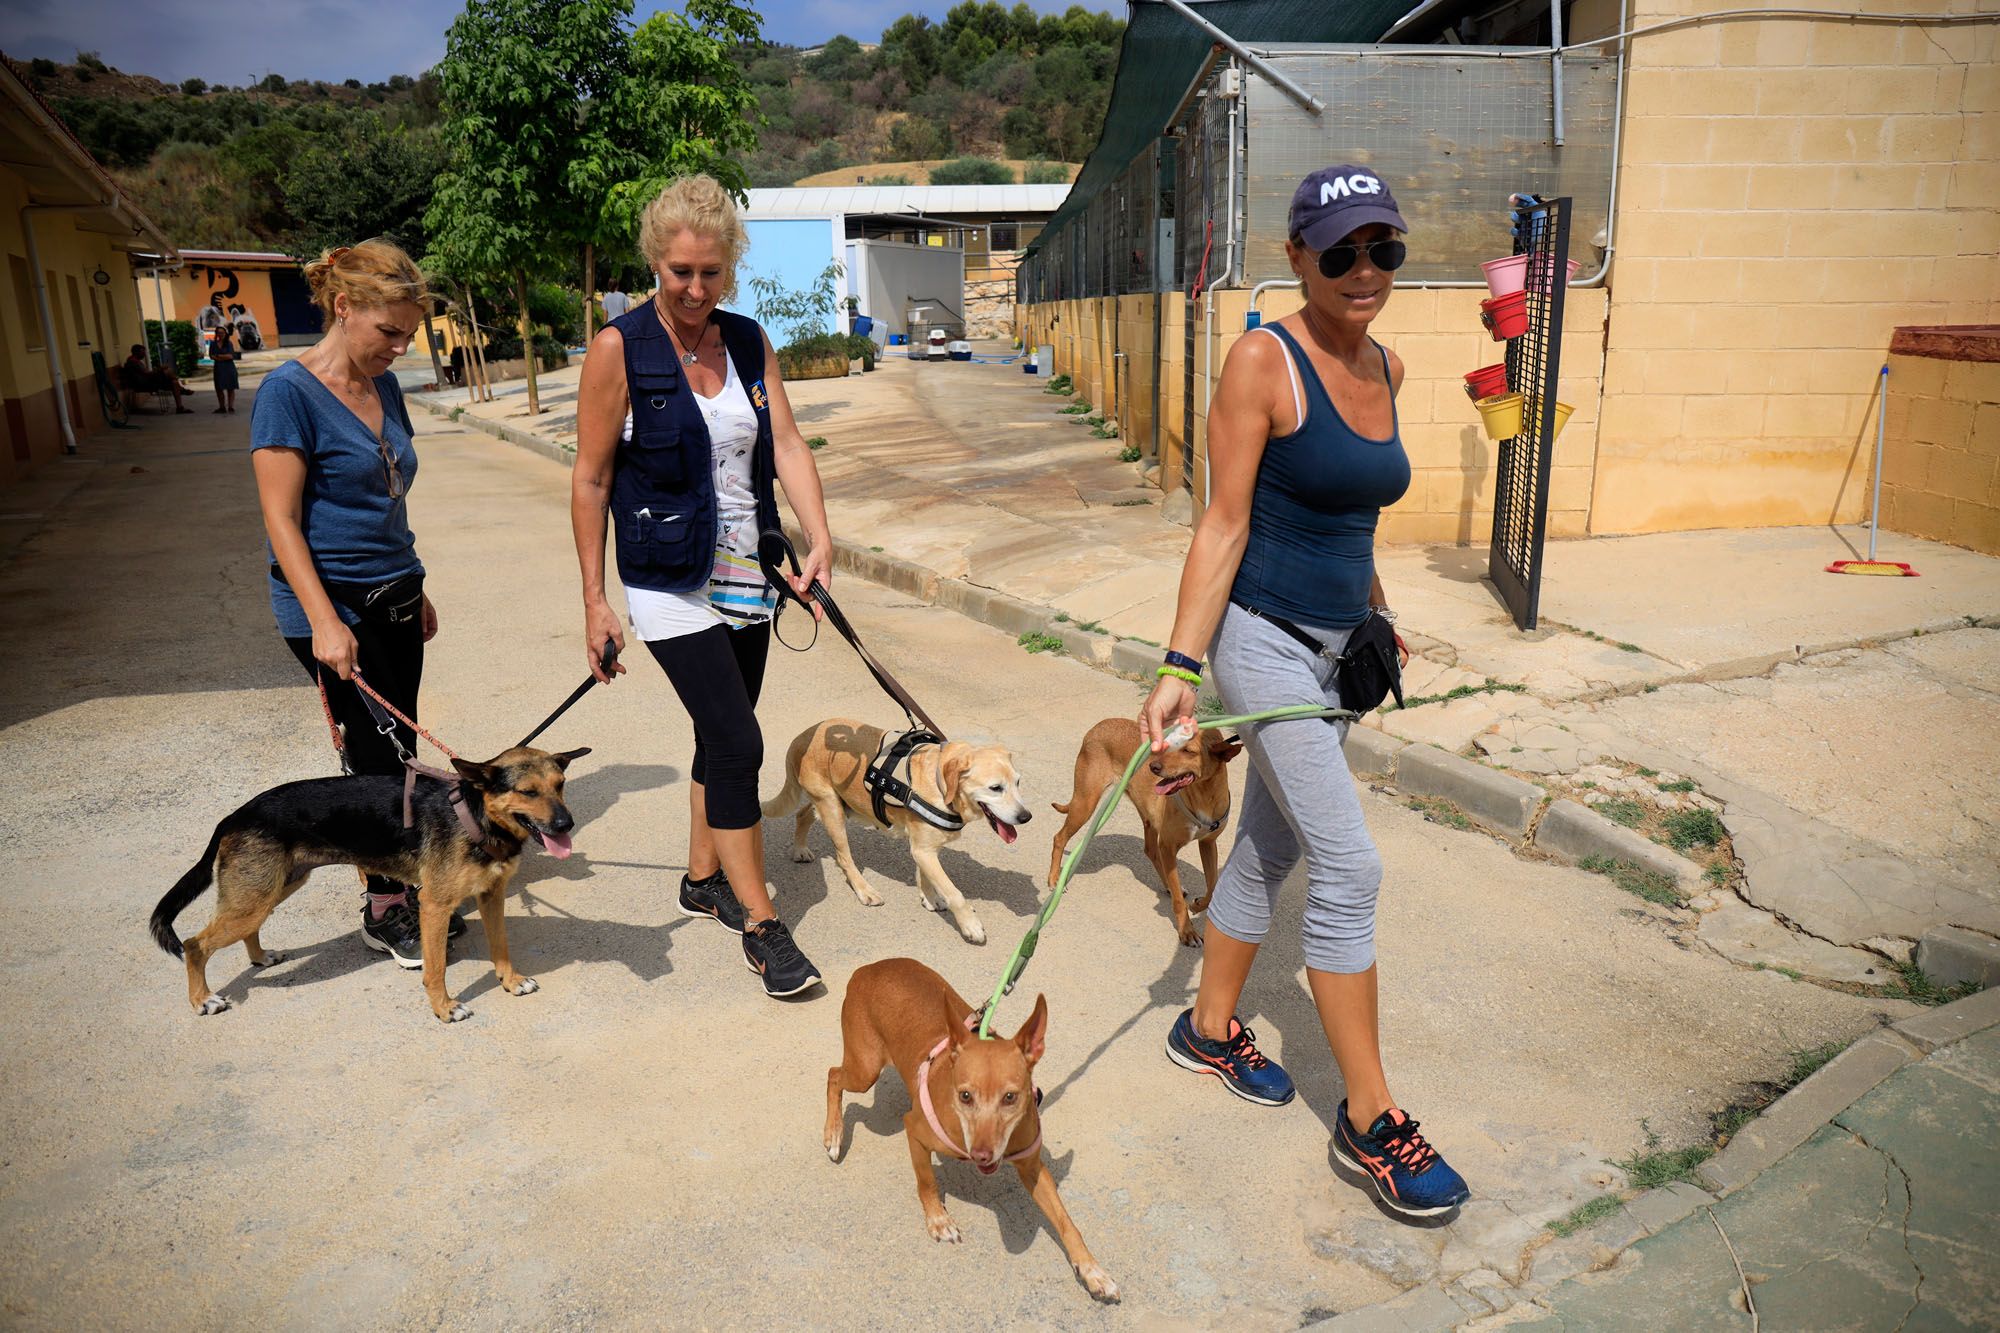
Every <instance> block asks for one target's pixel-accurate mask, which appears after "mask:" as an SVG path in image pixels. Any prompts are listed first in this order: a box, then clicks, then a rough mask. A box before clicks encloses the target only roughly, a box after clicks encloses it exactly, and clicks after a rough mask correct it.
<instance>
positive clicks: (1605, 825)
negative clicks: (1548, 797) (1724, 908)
mask: <svg viewBox="0 0 2000 1333" xmlns="http://www.w3.org/2000/svg"><path fill="white" fill-rule="evenodd" d="M1535 846H1537V847H1539V848H1541V849H1542V850H1543V851H1545V852H1548V853H1549V854H1551V855H1552V856H1555V857H1558V858H1559V859H1561V860H1564V861H1567V862H1569V863H1570V864H1571V865H1575V864H1576V863H1577V862H1579V861H1583V860H1585V859H1587V858H1589V857H1593V856H1601V857H1605V858H1608V859H1610V860H1613V861H1630V862H1632V863H1633V864H1634V865H1637V866H1639V867H1641V868H1642V869H1645V870H1655V871H1658V872H1659V873H1660V874H1662V875H1665V876H1666V877H1667V878H1669V879H1671V880H1673V881H1674V882H1675V883H1677V884H1679V885H1680V886H1681V887H1682V888H1683V889H1688V890H1695V889H1698V888H1699V887H1700V886H1701V882H1702V879H1701V867H1700V866H1698V865H1696V864H1695V863H1694V862H1692V861H1690V860H1688V859H1687V858H1686V857H1685V856H1682V855H1680V854H1679V853H1678V852H1674V851H1672V850H1670V849H1668V848H1665V847H1662V846H1660V845H1659V844H1658V843H1656V842H1654V841H1653V840H1652V839H1651V838H1648V837H1646V836H1644V835H1643V834H1640V833H1635V832H1633V831H1632V830H1631V829H1628V828H1626V827H1624V826H1623V825H1621V824H1616V823H1613V822H1612V821H1611V820H1609V819H1606V818H1605V817H1604V816H1603V815H1601V814H1599V813H1597V811H1595V810H1592V809H1591V808H1590V807H1589V806H1587V805H1583V804H1581V803H1579V802H1577V801H1570V800H1559V801H1554V802H1551V803H1550V805H1549V809H1548V813H1547V814H1545V815H1543V816H1542V822H1541V823H1540V824H1538V825H1536V826H1535Z"/></svg>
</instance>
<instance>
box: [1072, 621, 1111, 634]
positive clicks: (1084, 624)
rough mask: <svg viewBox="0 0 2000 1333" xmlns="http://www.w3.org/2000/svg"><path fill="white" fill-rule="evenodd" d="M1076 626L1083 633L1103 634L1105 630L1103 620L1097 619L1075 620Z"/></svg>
mask: <svg viewBox="0 0 2000 1333" xmlns="http://www.w3.org/2000/svg"><path fill="white" fill-rule="evenodd" d="M1076 627H1077V628H1078V629H1080V630H1082V631H1083V632H1084V633H1085V634H1103V633H1106V632H1107V631H1106V630H1105V628H1104V624H1103V622H1102V621H1097V620H1079V621H1077V622H1076Z"/></svg>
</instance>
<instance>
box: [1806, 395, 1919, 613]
mask: <svg viewBox="0 0 2000 1333" xmlns="http://www.w3.org/2000/svg"><path fill="white" fill-rule="evenodd" d="M1880 384H1881V386H1882V392H1881V397H1880V399H1879V401H1878V403H1877V405H1876V408H1875V498H1874V499H1873V500H1872V501H1871V502H1870V503H1869V506H1868V558H1867V559H1866V560H1836V561H1834V562H1833V563H1832V564H1830V565H1828V566H1827V567H1826V572H1827V573H1829V574H1873V575H1876V576H1877V577H1881V578H1892V579H1896V578H1912V579H1914V578H1920V577H1922V576H1921V575H1919V574H1918V573H1917V571H1916V570H1914V569H1911V568H1910V567H1909V566H1908V565H1906V564H1904V563H1903V562H1902V561H1900V560H1877V559H1876V558H1875V534H1876V533H1877V532H1878V531H1879V530H1880V529H1881V526H1882V437H1883V435H1884V434H1885V433H1886V432H1887V429H1888V420H1889V367H1888V366H1886V365H1885V366H1883V367H1882V378H1881V380H1880Z"/></svg>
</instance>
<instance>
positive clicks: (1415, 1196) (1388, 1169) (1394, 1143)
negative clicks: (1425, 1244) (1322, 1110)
mask: <svg viewBox="0 0 2000 1333" xmlns="http://www.w3.org/2000/svg"><path fill="white" fill-rule="evenodd" d="M1333 1154H1334V1156H1336V1157H1338V1158H1339V1159H1340V1160H1341V1161H1342V1162H1343V1163H1345V1164H1346V1165H1347V1166H1349V1167H1352V1168H1353V1169H1354V1170H1356V1171H1358V1172H1360V1173H1361V1175H1362V1176H1363V1177H1364V1178H1365V1179H1366V1180H1367V1182H1368V1187H1369V1188H1370V1189H1371V1190H1373V1191H1374V1192H1375V1197H1376V1198H1378V1199H1380V1200H1381V1201H1382V1206H1383V1207H1385V1208H1387V1209H1389V1210H1390V1211H1391V1212H1396V1213H1400V1214H1402V1215H1403V1216H1404V1217H1436V1216H1438V1215H1439V1214H1440V1213H1448V1212H1450V1211H1451V1210H1452V1209H1454V1208H1456V1207H1458V1206H1459V1205H1460V1204H1462V1203H1464V1202H1465V1201H1466V1200H1467V1199H1469V1198H1471V1197H1472V1191H1471V1190H1469V1189H1467V1188H1466V1187H1465V1178H1464V1177H1463V1176H1461V1175H1459V1174H1458V1172H1456V1171H1454V1170H1452V1169H1451V1165H1450V1164H1449V1163H1448V1162H1446V1161H1445V1160H1444V1158H1442V1157H1440V1156H1438V1152H1437V1149H1435V1148H1433V1147H1431V1145H1430V1144H1429V1143H1428V1142H1426V1141H1425V1139H1424V1136H1423V1135H1421V1134H1419V1133H1418V1132H1417V1122H1416V1121H1414V1120H1412V1119H1410V1117H1409V1116H1407V1115H1404V1114H1403V1113H1402V1112H1401V1111H1399V1110H1397V1109H1396V1108H1395V1107H1393V1106H1392V1107H1390V1108H1389V1109H1388V1110H1386V1111H1384V1112H1383V1113H1382V1114H1381V1115H1378V1116H1376V1117H1375V1123H1374V1124H1372V1125H1370V1126H1369V1127H1368V1132H1367V1133H1366V1134H1357V1133H1355V1132H1354V1126H1353V1124H1352V1123H1350V1122H1349V1120H1348V1118H1347V1099H1346V1098H1344V1097H1343V1098H1341V1101H1340V1111H1339V1114H1338V1117H1337V1118H1336V1120H1335V1122H1334V1126H1333Z"/></svg>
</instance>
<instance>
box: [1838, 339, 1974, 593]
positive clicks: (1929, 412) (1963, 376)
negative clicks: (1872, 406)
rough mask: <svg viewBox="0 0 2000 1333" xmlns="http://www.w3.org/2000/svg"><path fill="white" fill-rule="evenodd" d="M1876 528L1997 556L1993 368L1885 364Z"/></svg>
mask: <svg viewBox="0 0 2000 1333" xmlns="http://www.w3.org/2000/svg"><path fill="white" fill-rule="evenodd" d="M1871 424H1872V422H1871ZM1864 479H1865V478H1864ZM1882 526H1883V527H1885V528H1887V529H1889V530H1891V531H1894V532H1904V533H1908V534H1909V535H1910V536H1912V537H1924V538H1928V539H1929V540H1931V541H1940V542H1950V543H1951V544H1952V545H1954V546H1966V547H1970V548H1971V549H1972V550H1975V551H1983V552H1985V553H1986V554H1987V555H2000V362H1992V361H1943V360H1939V359H1937V358H1934V357H1923V356H1892V357H1890V358H1889V411H1888V429H1887V431H1886V434H1885V436H1884V439H1883V444H1882Z"/></svg>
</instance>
